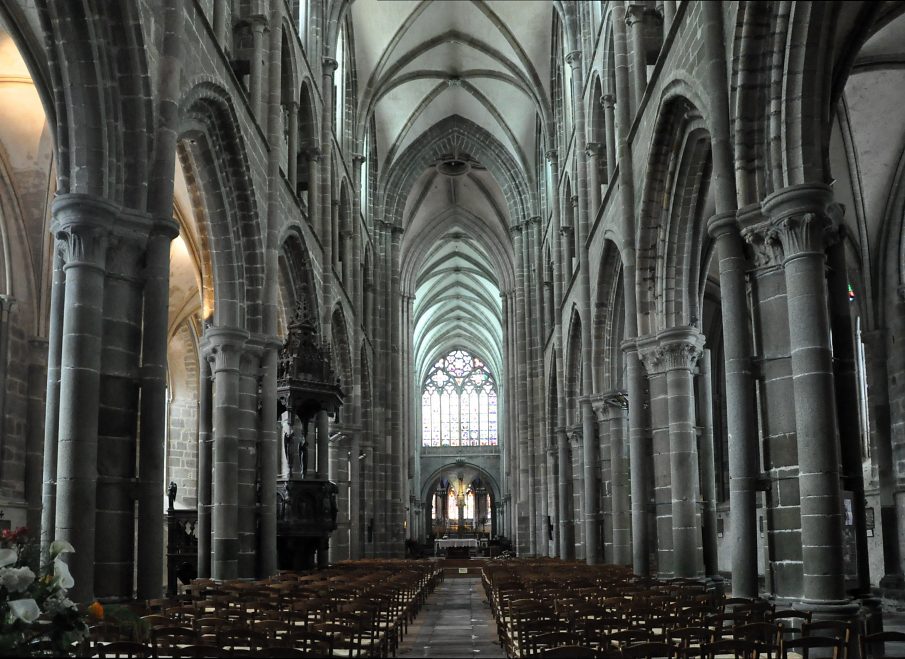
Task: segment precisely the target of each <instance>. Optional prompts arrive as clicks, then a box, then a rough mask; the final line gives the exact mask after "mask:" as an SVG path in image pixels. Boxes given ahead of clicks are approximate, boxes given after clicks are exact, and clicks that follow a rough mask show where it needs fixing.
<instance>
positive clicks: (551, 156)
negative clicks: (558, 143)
mask: <svg viewBox="0 0 905 659" xmlns="http://www.w3.org/2000/svg"><path fill="white" fill-rule="evenodd" d="M544 157H545V158H546V159H547V160H548V161H549V162H551V163H555V162H556V161H557V159H558V158H559V152H558V151H557V150H556V149H547V150H546V151H544Z"/></svg>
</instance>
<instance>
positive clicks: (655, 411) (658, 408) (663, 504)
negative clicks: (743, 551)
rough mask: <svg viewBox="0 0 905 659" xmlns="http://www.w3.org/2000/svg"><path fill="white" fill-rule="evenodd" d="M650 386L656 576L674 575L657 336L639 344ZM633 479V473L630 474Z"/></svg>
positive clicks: (666, 423)
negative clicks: (655, 522)
mask: <svg viewBox="0 0 905 659" xmlns="http://www.w3.org/2000/svg"><path fill="white" fill-rule="evenodd" d="M639 350H641V358H642V359H643V360H644V369H645V371H646V372H647V378H648V382H649V386H650V428H651V445H652V455H653V479H652V482H653V486H654V505H655V509H656V520H657V525H656V529H657V576H658V577H660V578H661V579H669V578H672V577H674V576H676V575H675V572H674V571H675V567H674V565H673V539H674V535H673V492H672V460H671V459H670V458H671V446H670V414H669V412H670V410H669V383H668V382H667V366H668V364H667V362H666V361H665V354H664V351H663V350H662V349H661V347H660V345H659V343H658V341H657V339H656V337H647V338H645V339H644V341H643V344H642V342H641V341H639ZM632 477H633V478H634V474H632Z"/></svg>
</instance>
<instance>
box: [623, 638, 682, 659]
mask: <svg viewBox="0 0 905 659" xmlns="http://www.w3.org/2000/svg"><path fill="white" fill-rule="evenodd" d="M622 656H623V657H625V658H626V659H653V658H654V657H667V658H669V657H677V656H679V648H678V646H676V645H673V644H672V643H663V642H662V641H650V642H648V643H636V644H635V645H629V646H627V647H624V648H622Z"/></svg>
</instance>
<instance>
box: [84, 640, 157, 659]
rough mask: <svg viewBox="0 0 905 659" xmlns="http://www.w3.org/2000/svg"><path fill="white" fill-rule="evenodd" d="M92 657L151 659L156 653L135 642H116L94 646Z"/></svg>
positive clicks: (105, 658) (103, 658)
mask: <svg viewBox="0 0 905 659" xmlns="http://www.w3.org/2000/svg"><path fill="white" fill-rule="evenodd" d="M91 656H92V657H101V659H150V658H151V657H153V656H154V652H153V650H152V649H151V647H150V646H148V645H145V644H144V643H135V642H134V641H114V642H112V643H103V644H100V643H99V644H98V645H95V646H94V652H93V654H92V655H91Z"/></svg>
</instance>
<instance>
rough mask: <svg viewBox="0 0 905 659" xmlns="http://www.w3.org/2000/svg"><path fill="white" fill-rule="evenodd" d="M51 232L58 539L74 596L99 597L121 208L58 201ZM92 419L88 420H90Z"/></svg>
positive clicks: (75, 197) (65, 198)
mask: <svg viewBox="0 0 905 659" xmlns="http://www.w3.org/2000/svg"><path fill="white" fill-rule="evenodd" d="M52 213H53V221H52V225H51V226H52V231H53V233H54V235H55V236H56V238H57V240H58V241H60V243H62V245H61V246H62V249H63V253H64V257H63V258H64V261H65V265H64V266H63V268H64V270H65V273H66V274H65V277H66V289H65V298H64V299H65V310H63V337H62V343H63V346H62V352H61V358H60V365H61V370H60V413H59V444H58V454H57V499H56V502H57V508H56V539H57V540H66V541H68V542H70V543H71V544H72V545H73V546H74V547H75V548H76V553H74V554H69V555H68V556H67V559H68V562H69V567H70V571H71V573H72V576H73V578H74V579H75V586H74V587H73V588H72V589H71V590H70V595H69V596H70V597H71V598H72V599H73V600H74V601H76V602H87V601H90V600H92V599H93V597H94V553H95V510H96V509H97V426H98V415H97V414H96V412H95V411H96V410H98V409H99V404H100V390H99V387H100V368H101V347H102V346H101V336H102V333H103V302H104V269H105V267H106V263H107V241H108V237H109V230H110V227H111V226H112V225H113V223H114V221H115V219H116V216H117V214H118V209H117V208H116V207H115V206H113V205H112V204H109V203H108V202H106V201H104V200H102V199H99V198H96V197H91V196H89V195H81V194H64V195H58V196H57V198H56V199H55V200H54V202H53V207H52ZM86 412H87V413H86Z"/></svg>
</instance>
